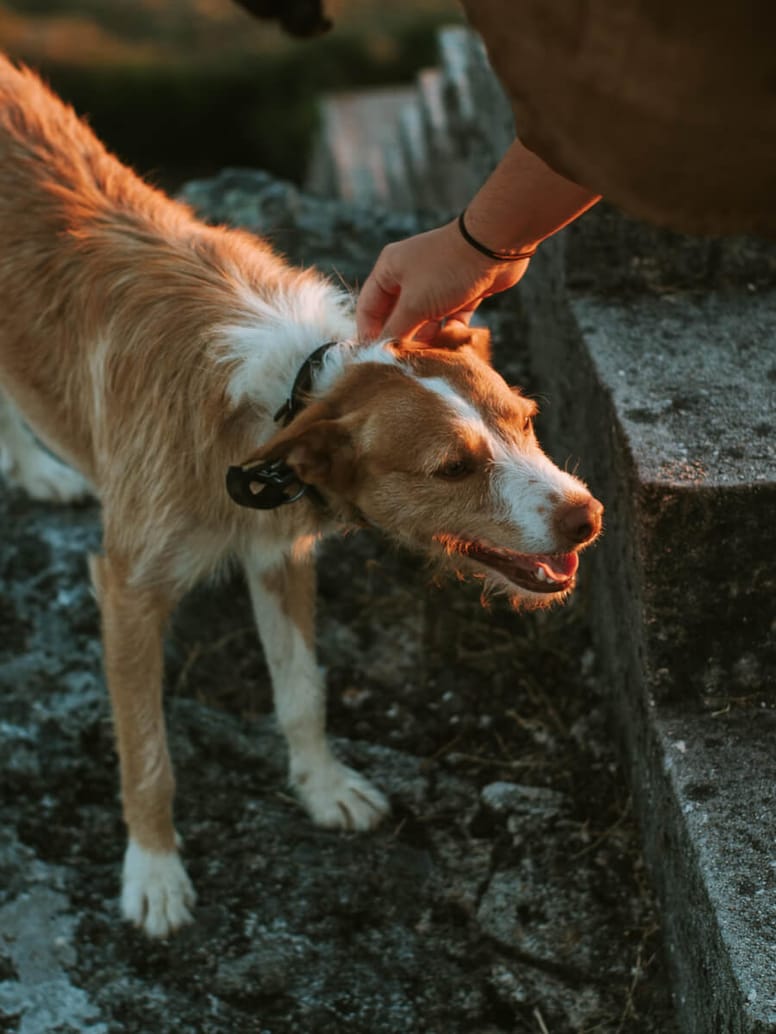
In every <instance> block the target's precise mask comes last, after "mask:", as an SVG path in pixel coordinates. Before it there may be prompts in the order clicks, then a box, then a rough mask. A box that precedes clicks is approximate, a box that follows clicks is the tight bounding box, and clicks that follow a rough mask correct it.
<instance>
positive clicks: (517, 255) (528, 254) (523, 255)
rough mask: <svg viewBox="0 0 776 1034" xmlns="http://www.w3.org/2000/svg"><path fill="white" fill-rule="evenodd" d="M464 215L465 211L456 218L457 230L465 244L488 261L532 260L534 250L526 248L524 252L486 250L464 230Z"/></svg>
mask: <svg viewBox="0 0 776 1034" xmlns="http://www.w3.org/2000/svg"><path fill="white" fill-rule="evenodd" d="M465 214H466V209H465V208H464V210H463V212H461V214H460V215H459V216H458V229H459V230H460V231H461V236H462V237H463V239H464V240H465V241H466V243H467V244H471V246H472V247H473V248H476V249H477V251H479V252H480V253H481V254H483V255H487V256H488V258H489V259H493V260H494V261H495V262H517V261H518V260H519V259H529V258H533V256H534V255H535V254H536V248H535V247H533V248H528V249H527V250H526V251H513V252H509V251H491V249H490V248H486V247H485V245H484V244H480V242H479V241H478V240H476V239H475V238H474V237H472V235H471V234H470V233H469V231H468V230H467V229H466V223H465V222H464V221H463V217H464V215H465Z"/></svg>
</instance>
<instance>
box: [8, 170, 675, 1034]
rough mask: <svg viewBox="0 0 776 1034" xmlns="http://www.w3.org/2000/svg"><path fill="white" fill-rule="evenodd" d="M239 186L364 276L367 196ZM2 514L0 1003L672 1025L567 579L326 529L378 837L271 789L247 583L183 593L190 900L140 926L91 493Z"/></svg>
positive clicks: (61, 1018)
mask: <svg viewBox="0 0 776 1034" xmlns="http://www.w3.org/2000/svg"><path fill="white" fill-rule="evenodd" d="M240 175H241V176H242V177H244V176H245V174H240ZM243 182H245V181H244V179H243ZM259 182H260V183H262V184H263V186H262V187H261V188H260V190H259V191H258V195H259V197H258V201H257V200H256V194H254V193H252V188H251V183H253V184H254V185H256V184H257V183H259ZM246 190H247V193H244V194H240V192H239V191H237V190H236V188H235V185H234V178H231V179H230V178H229V177H226V178H225V179H222V180H221V181H219V182H217V183H216V184H211V185H209V186H207V185H199V186H198V187H197V188H196V191H197V195H198V197H199V198H200V199H202V198H205V197H208V198H210V200H212V201H214V208H213V209H212V210H211V214H212V215H214V217H215V218H216V219H223V218H225V217H226V216H227V215H228V213H229V211H230V210H231V211H232V216H231V221H239V220H241V219H243V217H245V218H249V219H253V220H254V223H256V222H262V221H264V220H265V219H266V220H268V221H270V222H271V220H272V219H273V218H274V219H277V220H278V222H279V223H282V224H283V225H285V226H286V227H287V230H286V233H287V241H288V242H289V243H290V244H291V245H293V241H294V240H295V239H296V240H298V238H295V235H294V233H293V230H292V229H288V228H289V227H291V228H293V225H294V222H293V220H294V218H295V217H296V216H297V215H298V216H299V218H300V219H303V220H307V223H306V226H309V227H310V233H311V234H312V235H313V236H314V235H315V234H318V236H319V237H320V238H321V240H324V238H326V239H327V240H328V241H329V243H328V244H323V245H322V252H321V253H322V256H323V257H322V259H321V262H322V264H323V265H339V261H338V259H337V252H336V248H335V245H334V243H333V241H332V239H331V236H330V235H331V234H332V233H334V234H340V233H341V234H342V237H343V239H344V240H345V241H346V242H347V241H349V242H351V243H352V250H351V251H350V253H349V254H350V258H349V259H348V261H349V262H350V264H351V265H350V268H351V269H352V271H353V275H354V276H359V275H363V273H364V272H365V271H366V270H365V267H367V265H368V263H369V261H370V259H371V258H373V256H374V253H375V250H376V249H377V248H378V247H379V246H380V241H379V226H380V225H381V224H380V220H379V219H378V218H377V217H376V216H375V215H374V214H373V213H371V212H362V213H360V214H359V213H354V212H353V211H352V210H349V209H347V208H344V207H343V209H342V210H341V211H337V209H336V206H331V205H330V204H327V203H322V205H321V207H320V209H319V210H318V211H319V214H320V220H319V221H318V222H317V223H315V211H316V209H315V203H314V202H311V201H309V199H305V198H302V197H300V195H298V193H297V192H295V191H294V190H293V188H286V187H282V186H280V185H276V184H273V183H271V182H270V181H268V180H267V179H266V178H262V177H258V178H257V179H254V180H251V181H250V182H249V183H248V184H247V185H246ZM225 192H228V193H230V195H231V198H232V202H233V204H232V205H231V206H230V204H229V203H228V202H227V200H226V199H225ZM262 198H263V201H262ZM216 201H217V202H218V203H217V205H215V202H216ZM219 206H220V207H219ZM235 213H237V214H235ZM246 213H247V215H246ZM251 213H253V214H252V215H251ZM300 213H301V215H300ZM313 223H315V228H312V224H313ZM387 225H388V222H387V221H386V222H385V223H384V224H383V227H385V226H387ZM343 227H344V228H345V229H343ZM369 227H371V228H372V230H371V233H372V235H371V236H370V229H369ZM375 227H378V229H375ZM327 234H329V237H328V238H327V237H326V235H327ZM337 239H338V238H337ZM359 239H361V240H362V241H366V244H365V245H364V250H363V253H362V255H361V259H360V263H359V261H357V252H356V243H355V242H357V241H358V240H359ZM350 247H351V244H350V243H349V244H347V246H346V248H345V250H346V252H347V250H348V248H350ZM288 250H292V248H291V247H289V249H288ZM302 250H305V249H302ZM494 321H495V322H496V323H498V314H497V313H494ZM500 325H501V327H502V336H506V337H508V338H509V339H510V346H509V348H508V349H507V350H506V351H505V353H504V354H506V355H507V356H508V360H509V361H508V363H507V364H506V365H507V366H509V368H510V370H511V371H512V372H513V375H514V379H515V380H523V381H525V378H526V377H527V376H528V374H527V371H526V370H525V369H524V355H523V354H522V353H520V352H519V350H518V349H517V347H516V345H515V344H514V342H513V340H512V339H513V332H514V328H512V329H510V325H509V319H508V318H507V317H504V320H503V322H502V323H501V324H500ZM518 357H519V358H518ZM0 527H1V528H2V540H1V541H0V600H1V601H2V602H1V603H0V608H2V609H1V610H0V628H2V637H1V638H0V771H2V780H1V781H0V815H1V818H2V821H1V822H0V1029H4V1030H7V1031H9V1032H10V1031H13V1032H19V1034H75V1032H90V1034H102V1032H107V1034H114V1032H115V1034H119V1032H121V1034H133V1032H138V1034H140V1032H142V1034H146V1032H151V1031H153V1032H154V1034H168V1032H169V1034H173V1032H174V1034H181V1032H203V1034H233V1032H242V1031H246V1032H247V1031H257V1032H263V1034H290V1032H291V1031H293V1032H303V1034H397V1032H398V1031H401V1032H402V1034H458V1032H460V1034H499V1032H503V1034H507V1032H509V1034H521V1032H532V1034H541V1032H544V1031H551V1032H552V1034H566V1032H568V1034H571V1032H574V1034H581V1032H587V1034H593V1032H597V1034H623V1032H643V1034H670V1032H671V1031H673V1030H674V1025H673V1019H672V1009H671V1003H670V997H669V993H668V989H667V981H666V978H665V971H664V968H663V964H662V961H661V954H660V948H659V927H658V923H657V921H656V918H655V914H654V911H653V908H652V903H651V898H650V894H649V890H648V887H647V885H646V881H645V878H644V869H643V865H642V861H641V856H640V853H639V850H638V846H637V840H638V838H637V834H636V830H635V827H634V825H633V823H632V821H631V818H630V806H629V802H628V798H627V793H626V790H625V787H624V783H623V779H622V776H621V773H620V772H619V769H618V768H617V764H616V759H615V756H614V754H613V750H612V747H611V744H610V740H609V733H608V729H607V722H606V711H605V707H604V704H603V700H602V698H601V696H600V694H599V691H598V689H597V683H596V677H595V670H596V655H595V653H594V652H593V650H592V649H591V646H590V636H589V629H588V625H587V620H586V614H587V603H588V601H587V596H586V593H585V592H584V589H583V590H582V591H580V592H579V594H578V595H577V596H576V597H575V599H574V601H573V602H572V603H571V604H570V605H569V606H567V607H565V608H562V609H559V610H557V611H553V612H548V613H546V614H539V615H522V616H520V615H515V614H512V613H511V612H508V611H506V610H503V609H501V608H500V607H498V606H494V607H493V608H492V609H491V610H488V611H486V610H484V609H483V608H482V607H481V606H480V603H479V600H478V590H477V588H476V586H468V587H467V586H465V585H459V584H457V583H456V582H455V581H454V580H453V581H451V582H450V583H444V584H442V585H439V586H436V587H435V586H432V585H429V584H428V579H427V576H426V574H425V572H424V571H423V570H421V569H419V565H418V563H417V561H416V560H414V559H412V558H407V557H404V556H402V555H399V554H396V553H395V552H394V551H393V550H390V549H387V548H386V546H385V545H384V544H382V543H380V542H378V541H375V540H374V539H371V538H369V537H366V536H354V537H351V538H348V539H347V540H344V541H342V542H334V543H332V544H331V545H330V546H328V547H327V548H326V550H325V551H324V554H323V556H322V558H321V563H320V598H321V608H320V610H321V613H320V623H319V640H320V652H321V660H322V662H323V664H324V665H325V667H326V670H327V682H328V689H329V698H330V712H331V717H330V725H331V728H332V730H333V734H334V735H335V736H336V737H337V739H336V744H337V749H338V751H339V752H340V753H341V754H342V755H343V756H344V757H345V758H346V759H347V760H349V761H350V762H351V763H353V764H355V765H356V766H357V767H360V768H361V769H362V770H364V771H365V772H366V773H367V774H368V775H369V776H370V777H371V778H372V779H373V780H374V781H375V782H376V783H377V784H378V785H380V786H381V787H382V788H383V789H385V790H386V792H387V793H388V794H389V795H390V798H391V803H392V808H393V812H392V816H391V818H390V820H389V821H387V822H386V823H385V825H384V826H383V827H382V828H381V829H380V830H379V831H377V832H376V833H375V834H374V835H369V836H356V835H348V834H345V833H338V832H330V831H324V830H320V829H317V828H315V827H314V826H312V824H311V823H310V822H309V821H308V819H307V818H306V817H305V815H304V814H303V813H302V811H301V809H300V808H299V806H298V805H297V803H296V802H295V800H294V799H293V797H292V796H290V795H289V793H288V792H287V790H286V788H285V782H284V757H283V749H282V745H281V743H280V740H279V738H278V736H277V735H276V733H275V731H274V727H273V724H272V721H271V719H269V718H268V717H267V715H268V712H269V710H270V690H269V683H268V676H267V672H266V669H265V667H264V664H263V660H262V658H261V654H260V651H259V648H258V646H257V640H256V635H255V633H254V631H253V629H252V627H251V621H250V617H249V614H250V609H249V603H248V600H247V594H246V592H245V589H244V587H243V586H242V584H241V583H240V582H239V581H238V582H234V583H230V584H228V585H222V586H220V587H214V586H210V587H207V586H206V587H203V588H202V589H200V590H198V591H197V592H196V593H194V594H193V595H192V596H191V597H190V598H189V599H188V600H187V601H185V602H184V604H183V606H182V607H181V609H180V611H179V613H178V615H177V616H176V619H175V621H174V624H173V627H172V630H171V634H170V637H169V643H168V651H167V677H166V680H167V687H168V697H167V699H168V717H169V725H170V738H171V749H172V753H173V757H174V760H175V764H176V772H177V776H178V786H179V792H178V798H177V824H178V827H179V830H180V832H181V834H182V836H183V839H184V849H185V858H186V861H187V865H188V867H189V871H190V873H191V875H192V878H193V879H194V881H195V883H196V885H197V889H198V892H199V904H198V906H197V911H196V923H195V925H194V926H192V927H191V928H188V929H187V930H185V931H183V932H182V933H181V935H180V936H178V937H176V938H174V939H171V940H170V941H169V942H165V943H150V942H148V941H147V940H145V939H144V938H143V937H141V936H140V935H139V934H138V933H136V932H135V931H133V930H131V929H129V928H127V927H125V926H123V925H122V924H121V922H120V920H119V918H118V914H117V913H118V909H117V890H118V875H119V868H120V862H121V855H122V851H123V844H122V841H123V830H122V825H121V821H120V816H119V807H118V801H117V774H116V760H115V755H114V750H113V743H112V732H111V727H110V718H109V710H108V704H107V698H106V693H105V689H104V685H103V678H102V673H101V663H100V648H99V634H98V615H97V609H96V605H95V603H94V600H93V598H92V596H91V592H90V590H89V587H88V583H87V578H86V560H85V558H86V554H87V553H88V552H89V551H92V550H94V549H96V548H98V547H99V528H98V514H97V512H96V509H95V508H90V507H87V508H84V509H55V508H51V507H47V506H43V505H41V504H32V503H30V502H28V501H27V500H25V499H23V498H21V497H20V496H19V495H17V494H14V493H9V492H6V491H5V490H3V492H2V494H0Z"/></svg>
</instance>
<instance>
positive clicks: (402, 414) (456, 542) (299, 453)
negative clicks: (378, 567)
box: [251, 335, 603, 607]
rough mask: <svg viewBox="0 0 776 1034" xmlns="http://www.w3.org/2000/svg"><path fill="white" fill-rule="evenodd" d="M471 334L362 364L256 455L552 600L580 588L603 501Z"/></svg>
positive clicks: (479, 572)
mask: <svg viewBox="0 0 776 1034" xmlns="http://www.w3.org/2000/svg"><path fill="white" fill-rule="evenodd" d="M465 340H466V343H464V344H461V342H460V340H457V341H456V342H455V344H456V345H457V347H454V348H450V347H436V346H435V347H431V348H429V347H422V348H420V347H418V346H417V345H413V344H411V343H403V344H400V345H398V346H396V347H395V348H394V349H393V351H392V355H391V356H390V357H388V361H379V362H370V361H364V362H358V363H356V364H354V365H352V366H351V367H350V368H349V369H347V370H346V372H345V373H344V375H343V376H342V377H340V378H339V379H338V380H337V381H336V382H335V384H334V386H333V388H332V390H331V391H329V392H328V393H327V394H326V395H325V397H324V398H322V399H319V400H317V401H314V402H312V403H311V404H310V405H309V406H308V408H307V409H305V410H304V411H303V412H302V413H301V414H300V415H299V416H298V417H297V418H296V419H295V420H294V421H293V422H292V423H291V424H290V425H289V427H287V428H286V429H285V430H284V431H282V432H280V433H279V434H278V435H277V436H276V437H275V438H274V439H273V440H272V441H271V442H269V443H268V444H267V445H266V446H265V447H264V448H263V449H262V450H261V451H260V452H259V453H258V454H256V456H254V457H252V458H251V459H252V460H256V459H265V458H266V459H282V460H284V461H285V462H286V463H287V464H288V466H290V467H291V468H292V470H293V471H294V472H295V474H296V475H297V477H298V478H299V479H300V480H301V481H303V482H305V483H307V484H311V485H314V486H315V487H316V488H317V489H318V490H319V492H320V493H321V495H322V496H323V497H324V499H325V500H326V501H327V502H328V503H329V504H330V505H331V507H332V509H333V510H334V511H335V512H336V513H339V514H340V515H342V516H343V517H345V518H348V517H349V518H351V519H353V518H356V519H361V520H362V521H364V522H366V523H368V524H371V525H374V526H376V527H378V528H380V529H381V530H382V531H384V532H386V533H387V534H388V535H389V536H391V537H392V538H394V539H395V540H397V541H399V542H401V543H403V544H405V545H408V546H410V547H411V548H413V549H421V550H422V551H423V552H425V553H426V554H428V555H431V556H438V557H439V558H443V559H444V560H445V562H446V563H451V564H452V565H453V566H454V567H455V568H456V569H458V570H462V571H465V572H468V573H471V574H474V575H475V576H478V577H481V578H483V579H484V580H485V582H486V588H488V589H490V590H493V589H495V590H499V591H502V592H506V593H507V594H508V596H509V597H510V599H511V600H512V602H513V604H515V605H522V606H527V607H540V606H544V605H547V604H548V603H551V602H555V601H557V600H559V599H562V598H563V597H564V596H565V595H566V594H567V593H568V592H569V591H570V590H571V589H572V588H573V586H574V581H575V575H576V570H577V566H578V553H579V551H580V550H581V549H582V548H584V547H585V546H587V545H589V544H590V543H591V542H593V541H594V540H595V539H596V538H597V537H598V535H599V533H600V530H601V515H602V512H603V507H602V506H601V504H600V503H599V502H598V501H597V500H596V499H594V498H593V497H592V496H591V495H590V493H589V491H588V490H587V488H586V487H585V485H584V484H583V483H582V482H581V481H579V480H578V479H577V478H575V477H573V476H572V475H570V474H567V473H565V472H564V471H561V470H559V469H558V468H557V467H556V466H555V465H554V464H553V463H552V462H551V461H550V460H549V459H548V458H547V457H546V456H545V454H544V453H543V452H542V450H541V448H540V447H539V444H538V442H537V440H536V437H535V434H534V430H533V417H534V415H535V414H536V412H537V406H536V404H535V403H534V402H533V401H531V400H529V399H527V398H525V397H524V396H522V395H521V394H520V393H519V392H517V391H515V390H511V389H510V388H509V387H508V386H507V385H506V383H505V382H504V381H503V380H502V378H501V377H500V376H499V375H498V374H497V373H496V372H495V371H494V370H493V369H492V368H491V366H490V365H489V363H488V362H487V361H486V358H484V357H483V355H482V351H481V348H478V347H477V345H478V344H479V343H478V342H477V341H476V339H475V340H470V338H469V336H468V335H467V336H466V339H465ZM448 343H449V342H448Z"/></svg>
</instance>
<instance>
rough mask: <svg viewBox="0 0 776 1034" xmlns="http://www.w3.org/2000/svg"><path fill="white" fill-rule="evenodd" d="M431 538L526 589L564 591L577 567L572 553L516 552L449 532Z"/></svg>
mask: <svg viewBox="0 0 776 1034" xmlns="http://www.w3.org/2000/svg"><path fill="white" fill-rule="evenodd" d="M434 538H435V539H436V541H437V542H439V543H440V544H441V545H442V546H443V547H444V548H445V550H446V551H447V552H448V553H450V554H453V553H458V554H460V555H461V556H465V557H468V558H469V559H470V560H474V561H475V562H476V563H478V564H482V565H483V566H484V567H489V568H491V569H492V570H493V571H497V572H498V574H500V575H502V576H503V577H504V578H506V579H507V580H508V581H510V582H512V583H513V584H514V585H519V586H520V588H521V589H528V590H530V592H538V593H554V592H567V591H568V590H569V589H571V588H573V585H574V576H575V575H576V573H577V568H578V567H579V557H578V555H577V554H576V553H518V552H517V551H516V550H513V549H504V548H503V547H502V546H494V545H492V544H491V543H489V542H484V541H483V540H481V539H460V538H456V537H455V536H453V535H435V536H434Z"/></svg>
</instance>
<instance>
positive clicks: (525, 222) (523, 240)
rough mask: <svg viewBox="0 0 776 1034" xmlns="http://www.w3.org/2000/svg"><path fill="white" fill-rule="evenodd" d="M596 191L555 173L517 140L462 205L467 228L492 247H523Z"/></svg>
mask: <svg viewBox="0 0 776 1034" xmlns="http://www.w3.org/2000/svg"><path fill="white" fill-rule="evenodd" d="M599 197H600V195H598V194H594V193H592V191H590V190H588V189H587V188H586V187H581V186H580V185H579V184H578V183H572V181H571V180H567V179H564V177H563V176H560V175H558V173H557V172H554V171H553V170H552V169H551V168H550V167H549V166H548V165H546V164H545V163H544V162H543V161H542V160H541V158H539V157H538V156H537V155H535V154H534V153H533V151H529V150H528V148H527V147H524V146H523V144H521V143H520V141H519V140H516V141H515V142H514V144H512V146H511V147H510V148H509V150H508V151H507V152H506V154H505V155H504V157H503V158H502V159H501V161H500V162H499V164H498V165H497V166H496V168H495V169H494V171H493V172H492V174H491V175H490V176H489V177H488V179H487V181H486V182H485V183H484V184H483V186H482V187H481V188H480V190H479V191H478V192H477V194H476V195H475V196H474V198H473V199H472V201H471V202H470V204H469V205H468V206H467V209H466V228H467V229H468V231H469V233H471V234H472V236H473V237H475V238H476V239H477V240H478V241H481V242H482V243H483V244H485V245H486V246H487V247H488V248H491V249H492V250H493V251H524V250H528V249H530V248H532V247H534V246H535V245H537V244H539V243H540V242H541V241H543V240H544V239H545V238H546V237H550V236H551V235H552V234H553V233H556V232H557V231H558V230H560V229H562V228H563V227H564V226H566V225H567V224H568V223H570V222H572V221H573V220H574V219H576V218H577V216H579V215H581V214H582V213H583V212H585V211H586V210H587V209H588V208H590V207H592V205H594V204H595V203H596V201H598V200H599Z"/></svg>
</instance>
